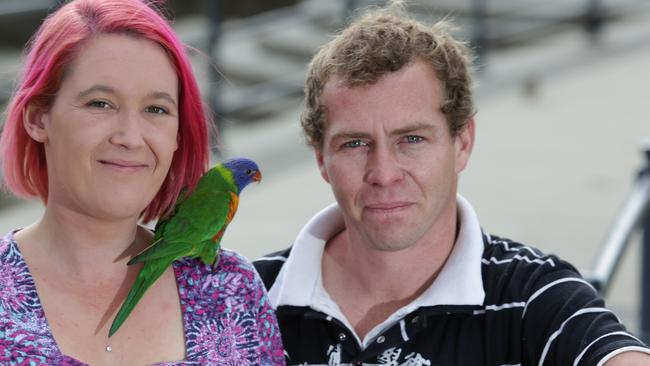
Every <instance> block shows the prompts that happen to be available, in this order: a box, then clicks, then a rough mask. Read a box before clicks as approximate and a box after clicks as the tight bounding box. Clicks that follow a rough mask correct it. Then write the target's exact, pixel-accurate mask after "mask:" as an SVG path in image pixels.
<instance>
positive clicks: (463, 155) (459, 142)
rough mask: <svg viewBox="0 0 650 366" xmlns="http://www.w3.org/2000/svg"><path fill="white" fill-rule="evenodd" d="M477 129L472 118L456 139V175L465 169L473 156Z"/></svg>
mask: <svg viewBox="0 0 650 366" xmlns="http://www.w3.org/2000/svg"><path fill="white" fill-rule="evenodd" d="M475 128H476V126H475V123H474V117H471V118H469V119H468V120H467V122H466V123H465V126H463V129H462V130H461V131H460V133H459V134H458V136H456V137H455V138H454V145H455V146H454V147H455V150H456V174H458V173H460V172H462V171H463V169H465V167H466V166H467V162H468V161H469V157H470V155H472V149H473V148H474V136H475Z"/></svg>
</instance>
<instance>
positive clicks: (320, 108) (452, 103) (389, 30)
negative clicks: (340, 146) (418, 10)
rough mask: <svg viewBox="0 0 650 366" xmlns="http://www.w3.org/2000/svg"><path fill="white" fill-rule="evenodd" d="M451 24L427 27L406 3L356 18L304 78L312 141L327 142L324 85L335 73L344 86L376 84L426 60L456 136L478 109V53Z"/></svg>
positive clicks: (305, 119)
mask: <svg viewBox="0 0 650 366" xmlns="http://www.w3.org/2000/svg"><path fill="white" fill-rule="evenodd" d="M451 29H452V27H451V23H450V22H449V21H448V20H442V21H439V22H437V23H436V24H434V25H433V26H426V25H424V24H423V23H421V22H418V21H416V20H414V19H412V18H410V17H409V16H408V15H407V13H406V9H405V7H404V5H403V2H402V1H392V2H391V3H390V4H389V5H388V6H387V7H385V8H380V9H374V10H372V11H369V12H368V13H366V14H365V15H363V16H361V17H359V18H358V19H356V20H354V21H353V22H352V23H351V24H350V25H349V26H348V27H346V28H345V29H344V30H343V31H342V32H341V33H339V34H338V35H337V36H336V37H335V38H334V39H332V40H331V41H330V42H328V43H327V44H325V45H324V46H323V47H321V48H320V50H319V51H318V52H317V53H316V55H315V56H314V57H313V58H312V61H311V62H310V64H309V67H308V71H307V80H306V82H305V89H304V91H305V110H304V111H303V113H302V116H301V124H302V128H303V132H304V134H305V137H306V138H307V142H308V144H309V145H311V146H312V147H314V148H317V149H320V148H322V144H323V133H324V128H325V115H326V107H325V105H324V104H323V101H322V92H323V87H324V86H325V84H326V83H327V81H328V80H329V78H330V77H331V76H333V75H336V76H337V77H339V78H340V79H341V80H342V81H343V83H344V85H345V86H347V87H355V86H359V85H368V84H373V83H375V82H376V81H377V80H378V79H379V78H381V77H382V76H383V75H385V74H387V73H389V72H394V71H397V70H399V69H401V68H402V67H404V66H405V65H407V64H409V63H410V62H412V61H414V60H416V59H419V60H423V61H425V62H427V63H428V64H429V65H430V66H431V67H432V69H433V70H434V72H435V75H436V76H437V77H438V79H439V80H440V82H441V85H442V89H443V90H444V93H445V94H444V100H443V102H442V105H441V106H440V109H441V111H442V113H443V114H444V115H445V117H446V119H447V123H448V126H449V132H450V133H451V136H453V137H455V136H457V135H458V134H459V133H460V131H462V129H463V127H464V126H465V124H466V123H467V120H468V119H469V118H470V117H472V116H473V115H474V113H475V110H474V102H473V98H472V91H471V88H472V79H471V75H470V71H471V65H472V60H473V56H472V53H471V50H470V49H469V47H468V46H467V45H466V44H465V43H464V42H461V41H458V40H456V39H454V38H453V37H452V36H451V34H450V33H451Z"/></svg>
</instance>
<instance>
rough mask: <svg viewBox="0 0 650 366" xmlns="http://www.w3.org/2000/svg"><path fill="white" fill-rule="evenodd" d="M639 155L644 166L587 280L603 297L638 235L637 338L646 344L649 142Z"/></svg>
mask: <svg viewBox="0 0 650 366" xmlns="http://www.w3.org/2000/svg"><path fill="white" fill-rule="evenodd" d="M643 152H644V155H645V166H644V167H643V168H642V169H641V170H640V171H639V173H638V175H637V178H636V180H635V182H634V186H633V187H632V191H631V192H630V194H629V196H628V197H627V199H626V201H625V204H624V205H623V208H622V209H621V211H620V214H619V215H618V217H617V219H616V222H615V223H614V226H613V227H612V229H611V230H610V232H609V235H608V236H607V239H606V241H605V243H604V245H603V247H602V249H601V251H600V253H599V254H598V255H597V257H596V261H595V263H594V267H593V271H592V272H591V274H590V275H589V276H588V278H587V279H588V280H589V282H590V283H591V284H592V285H593V286H594V287H595V288H596V290H598V292H599V293H600V294H601V295H603V296H605V295H606V294H607V290H608V289H609V286H610V285H611V282H612V278H613V276H614V275H615V274H616V271H617V269H618V267H619V264H620V262H621V258H622V256H623V254H624V252H625V251H626V249H627V248H628V247H629V244H630V242H631V239H632V238H633V237H634V234H637V233H640V234H641V236H642V238H641V243H642V255H641V271H640V276H641V278H640V283H641V306H640V313H641V314H640V316H641V324H640V331H639V333H640V334H639V335H640V337H641V339H642V340H643V341H644V342H646V344H648V343H650V141H648V142H647V143H646V144H645V146H644V148H643Z"/></svg>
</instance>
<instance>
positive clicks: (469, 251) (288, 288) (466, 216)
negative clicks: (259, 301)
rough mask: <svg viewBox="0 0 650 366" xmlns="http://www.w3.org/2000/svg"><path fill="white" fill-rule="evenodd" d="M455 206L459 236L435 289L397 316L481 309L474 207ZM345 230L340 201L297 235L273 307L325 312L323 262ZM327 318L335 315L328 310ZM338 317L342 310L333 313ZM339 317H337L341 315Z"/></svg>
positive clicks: (272, 295)
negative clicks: (444, 308) (443, 308)
mask: <svg viewBox="0 0 650 366" xmlns="http://www.w3.org/2000/svg"><path fill="white" fill-rule="evenodd" d="M456 202H457V205H458V213H459V218H460V232H459V233H458V238H457V240H456V243H455V245H454V249H453V250H452V252H451V254H450V256H449V258H448V259H447V262H446V263H445V266H444V267H443V268H442V270H441V271H440V273H439V274H438V277H437V278H436V280H435V281H434V282H433V283H432V284H431V286H430V287H429V288H428V289H427V290H426V291H425V292H424V293H422V295H421V296H420V297H418V298H417V299H416V300H415V301H413V302H412V303H411V304H409V305H407V306H406V307H404V308H402V309H400V310H399V311H398V312H399V313H403V314H408V313H410V312H411V311H413V310H415V309H417V308H419V307H422V306H435V305H481V304H483V300H484V298H485V291H484V289H483V278H482V275H481V257H482V256H483V238H482V233H481V227H480V225H479V222H478V218H477V216H476V213H475V211H474V209H473V208H472V206H471V205H470V204H469V202H467V200H465V199H464V198H463V197H462V196H460V195H457V198H456ZM343 228H344V222H343V216H342V214H341V212H340V209H339V207H338V205H337V204H336V203H333V204H331V205H330V206H328V207H326V208H325V209H323V210H321V211H320V212H318V213H317V214H316V215H315V216H314V217H313V218H312V219H311V220H309V222H308V223H307V224H306V225H305V226H304V228H303V229H302V230H301V231H300V234H298V237H297V238H296V240H295V242H294V245H293V248H292V250H291V254H290V255H289V258H288V259H287V261H286V263H285V264H284V265H283V266H282V269H281V270H280V273H279V274H278V277H277V279H276V281H275V283H274V285H273V286H272V287H271V289H270V290H269V299H270V301H271V304H272V305H273V307H274V308H277V307H278V306H282V305H292V306H309V307H312V308H315V309H316V310H319V311H324V310H327V309H322V308H321V307H320V306H318V304H322V295H323V294H320V291H322V285H321V286H317V285H318V284H319V283H320V281H321V263H322V257H323V251H324V250H325V244H326V243H327V240H329V239H330V238H331V237H333V236H334V235H335V234H336V233H338V232H340V231H341V230H343ZM325 312H326V313H328V315H339V314H332V313H331V312H328V311H325ZM334 312H336V313H338V311H334ZM337 318H338V316H337Z"/></svg>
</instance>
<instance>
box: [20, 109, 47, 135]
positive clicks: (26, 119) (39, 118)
mask: <svg viewBox="0 0 650 366" xmlns="http://www.w3.org/2000/svg"><path fill="white" fill-rule="evenodd" d="M48 118H49V114H48V113H47V112H45V111H44V110H43V108H41V107H37V106H35V105H34V104H33V103H30V104H28V105H27V106H26V107H25V109H24V110H23V126H24V127H25V131H27V134H28V135H29V136H30V137H31V138H32V139H34V140H35V141H38V142H41V143H45V142H47V141H48V136H47V131H46V130H45V125H46V123H47V121H48Z"/></svg>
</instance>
